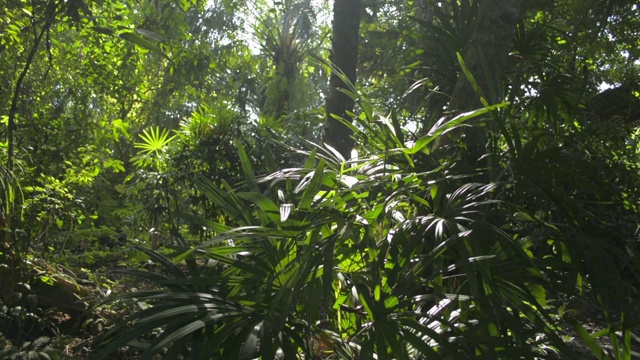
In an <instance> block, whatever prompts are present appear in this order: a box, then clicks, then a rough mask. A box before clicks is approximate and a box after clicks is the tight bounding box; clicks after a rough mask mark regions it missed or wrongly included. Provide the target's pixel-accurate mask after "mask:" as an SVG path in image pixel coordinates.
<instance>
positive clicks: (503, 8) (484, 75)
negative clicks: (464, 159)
mask: <svg viewBox="0 0 640 360" xmlns="http://www.w3.org/2000/svg"><path fill="white" fill-rule="evenodd" d="M522 4H523V0H480V8H479V9H478V19H477V22H476V26H475V30H474V32H473V35H472V37H471V39H470V41H469V44H468V45H467V47H466V49H465V51H464V53H463V54H462V59H463V60H464V62H465V64H466V66H467V67H468V68H469V70H470V71H471V73H472V74H473V76H474V78H475V79H476V81H477V83H478V86H479V88H480V90H481V91H482V93H483V95H484V96H485V98H486V99H487V101H488V102H489V103H490V104H491V103H495V102H498V101H500V100H501V99H498V98H496V97H495V96H496V95H497V94H498V93H500V92H501V91H499V90H500V87H501V86H502V75H503V74H502V70H503V69H504V68H505V66H506V64H507V59H508V57H509V51H510V50H511V45H512V43H513V35H514V32H515V29H516V24H517V20H518V17H519V16H520V11H521V9H522ZM496 90H498V91H497V92H496ZM480 107H482V103H481V102H480V96H479V95H478V94H476V92H475V91H474V89H473V87H472V86H471V83H470V82H469V81H468V79H467V78H466V76H465V75H464V74H463V73H462V72H461V73H460V75H459V76H458V80H457V82H456V86H455V88H454V91H453V95H452V98H451V101H450V102H449V110H453V111H459V112H463V111H469V110H474V109H477V108H480ZM457 135H459V134H457ZM465 142H466V144H467V146H468V149H469V154H468V155H469V159H470V160H471V161H476V160H477V158H478V157H479V156H481V155H482V154H483V153H484V151H483V150H484V145H485V142H486V136H485V133H484V132H483V130H482V129H481V128H477V127H476V128H471V129H469V130H468V131H466V132H465Z"/></svg>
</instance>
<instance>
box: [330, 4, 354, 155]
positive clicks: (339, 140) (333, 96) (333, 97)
mask: <svg viewBox="0 0 640 360" xmlns="http://www.w3.org/2000/svg"><path fill="white" fill-rule="evenodd" d="M361 8H362V3H361V0H335V1H334V3H333V38H332V40H331V64H332V65H333V67H334V69H339V70H340V71H341V72H342V73H344V75H345V76H346V77H347V79H349V81H350V82H351V83H352V84H355V82H356V67H357V65H358V31H359V29H360V12H361ZM340 89H348V87H347V85H346V84H345V83H344V82H343V81H342V79H340V77H338V75H337V74H336V73H335V71H332V72H331V79H330V91H329V96H328V97H327V100H326V103H325V109H326V112H327V120H326V123H325V127H324V131H325V132H324V134H325V137H324V142H325V144H327V145H330V146H332V147H333V148H335V149H336V150H337V151H338V152H340V154H342V156H343V157H344V158H345V159H347V160H348V159H349V158H350V157H351V149H352V148H353V140H352V139H351V134H352V132H351V130H350V129H349V128H348V127H347V126H346V125H344V124H342V123H341V122H340V121H338V120H336V119H334V118H333V117H332V114H334V115H336V116H338V117H341V118H343V119H345V120H347V121H348V120H349V116H348V115H347V111H353V106H354V100H353V99H351V98H350V97H349V96H348V95H346V94H344V93H343V92H342V91H340Z"/></svg>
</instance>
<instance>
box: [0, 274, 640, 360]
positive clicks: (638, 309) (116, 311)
mask: <svg viewBox="0 0 640 360" xmlns="http://www.w3.org/2000/svg"><path fill="white" fill-rule="evenodd" d="M101 271H102V272H101ZM91 274H93V277H92V279H88V278H86V276H78V275H77V274H73V273H71V272H69V271H66V274H64V275H65V276H68V277H74V276H75V277H77V279H75V281H74V282H72V283H73V284H74V286H68V285H67V286H61V285H58V287H59V288H58V289H57V290H56V291H57V292H56V293H55V294H54V297H55V301H57V302H58V306H60V307H62V308H66V309H67V310H65V311H60V310H59V309H57V310H56V309H55V308H54V307H53V306H51V307H50V308H49V309H48V310H46V311H45V313H44V314H45V316H46V317H47V318H46V320H47V321H49V323H50V324H49V325H50V326H49V327H50V328H56V329H57V334H55V333H53V334H46V333H43V334H42V335H44V336H48V337H49V338H50V341H49V342H48V343H47V346H48V347H49V348H51V349H55V350H57V351H56V352H58V353H59V354H60V355H61V356H62V357H61V358H62V359H78V360H90V359H93V358H95V356H96V349H98V348H99V345H100V343H101V342H102V341H103V340H104V337H105V334H106V333H107V330H108V328H109V327H110V326H111V325H112V324H114V323H115V322H117V321H118V320H120V319H121V318H122V317H123V316H125V315H127V313H129V312H131V311H132V309H128V308H119V307H117V306H114V305H112V304H110V303H105V302H104V300H106V299H107V298H108V297H112V296H114V295H115V294H118V295H120V294H124V293H127V292H131V291H139V290H145V289H146V288H147V287H149V285H148V284H145V283H140V282H137V281H135V280H132V279H130V278H128V277H126V276H124V275H123V273H120V272H118V271H116V269H114V264H113V263H111V264H105V266H104V267H102V268H101V269H96V271H95V272H94V273H91ZM62 278H65V277H64V276H59V277H58V279H62ZM59 283H65V282H62V281H59ZM100 283H103V284H114V285H115V286H114V287H113V288H112V289H110V290H107V289H106V288H101V286H100V285H99V284H100ZM50 291H51V290H50ZM74 294H75V295H80V294H81V295H82V298H83V300H82V301H80V302H77V301H76V303H78V304H80V305H79V307H78V308H75V307H74V306H75V304H73V303H66V302H68V301H70V300H69V299H70V298H74V297H73V295H74ZM70 296H71V297H70ZM559 298H560V299H561V301H559V302H558V303H562V304H564V308H565V310H564V313H563V318H562V319H560V320H559V331H558V334H559V335H560V336H561V338H562V339H563V340H564V341H565V342H566V343H567V345H568V346H569V348H570V349H572V350H573V351H574V353H575V354H577V355H578V357H579V358H580V359H584V360H592V359H594V360H597V359H616V360H617V359H620V360H622V359H625V360H634V359H637V360H640V337H638V336H639V335H640V326H638V327H637V328H635V329H632V332H631V333H632V334H631V339H630V346H631V348H630V350H631V353H630V354H629V355H630V356H629V357H624V356H622V355H620V356H618V357H616V356H615V355H614V351H613V342H612V339H611V338H610V337H609V335H603V336H598V337H595V338H594V343H593V344H597V347H598V348H600V349H604V350H605V351H607V354H606V356H608V357H603V356H602V355H605V354H601V356H596V355H595V354H594V351H593V350H592V349H590V347H589V346H588V344H586V343H585V342H584V341H583V340H582V337H581V336H580V334H579V333H578V332H577V331H576V330H575V329H574V327H573V326H572V323H574V322H577V323H579V324H580V325H581V326H582V328H584V330H585V331H586V332H587V333H589V334H591V335H593V334H598V333H603V332H604V330H605V329H606V328H607V324H608V321H607V319H606V318H605V315H604V314H605V310H604V308H603V307H602V306H601V305H599V303H598V302H597V301H596V299H595V297H594V296H593V295H592V294H591V293H589V292H584V293H583V294H581V295H580V296H579V297H572V298H567V297H562V296H559ZM630 305H631V306H627V307H626V309H627V310H626V312H627V314H626V315H625V316H627V319H636V320H637V319H640V301H638V302H637V303H636V304H630ZM616 312H617V311H615V310H614V311H611V312H610V314H611V318H613V319H617V316H618V315H617V314H616ZM618 313H619V312H618ZM618 317H619V316H618ZM0 320H2V319H0ZM12 325H13V324H12ZM2 327H3V324H2V323H1V321H0V334H2V333H4V334H5V336H6V337H7V338H8V337H9V336H8V335H9V334H12V333H15V331H16V330H19V329H11V328H7V329H2ZM617 335H618V336H617V339H618V344H623V343H624V339H623V334H621V333H617ZM32 340H33V339H32ZM33 343H34V342H33V341H32V343H31V345H29V346H27V347H25V346H24V345H23V349H19V347H16V346H15V345H13V344H11V342H10V341H9V342H5V343H4V345H2V343H0V354H2V351H3V350H5V351H7V350H8V348H9V347H10V346H13V347H14V348H16V350H15V351H14V352H13V353H10V352H5V354H19V353H27V352H28V350H30V348H31V350H38V349H35V346H34V344H33ZM593 344H592V345H593ZM3 346H4V347H5V349H2V347H3ZM620 346H622V345H620ZM40 350H42V348H41V349H40ZM546 352H547V356H546V357H545V358H550V359H553V358H556V359H566V358H575V356H574V357H570V356H567V355H566V354H558V353H557V352H555V351H554V350H553V349H546ZM138 355H139V353H138V351H137V350H136V349H133V348H124V349H122V350H121V351H120V352H119V353H118V354H114V355H113V357H111V358H112V359H122V360H129V359H137V358H138V357H139V356H138ZM0 357H2V356H0ZM18 358H19V359H22V357H18Z"/></svg>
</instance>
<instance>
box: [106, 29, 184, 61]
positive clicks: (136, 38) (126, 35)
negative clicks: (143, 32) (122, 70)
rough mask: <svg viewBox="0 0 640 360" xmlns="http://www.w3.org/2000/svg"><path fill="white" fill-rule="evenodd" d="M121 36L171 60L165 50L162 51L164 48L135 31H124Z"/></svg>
mask: <svg viewBox="0 0 640 360" xmlns="http://www.w3.org/2000/svg"><path fill="white" fill-rule="evenodd" d="M118 36H120V38H122V39H124V40H127V41H129V42H131V43H133V44H135V45H137V46H140V47H141V48H144V49H147V50H149V51H151V52H154V53H156V54H158V55H160V56H162V57H164V58H165V59H167V60H171V59H169V57H168V56H167V54H165V53H164V51H162V49H160V48H159V47H158V46H157V45H156V44H154V43H152V42H150V41H149V40H147V39H145V38H143V37H141V36H140V35H138V34H136V33H135V32H123V33H120V35H118Z"/></svg>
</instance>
